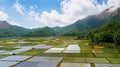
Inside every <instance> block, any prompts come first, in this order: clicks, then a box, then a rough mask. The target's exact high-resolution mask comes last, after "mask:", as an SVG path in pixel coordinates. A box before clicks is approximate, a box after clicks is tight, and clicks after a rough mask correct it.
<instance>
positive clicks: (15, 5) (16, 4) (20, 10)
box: [13, 0, 24, 15]
mask: <svg viewBox="0 0 120 67" xmlns="http://www.w3.org/2000/svg"><path fill="white" fill-rule="evenodd" d="M13 8H15V9H16V10H17V11H18V12H19V13H20V14H22V15H23V14H24V12H23V10H24V6H22V5H21V4H20V3H19V0H16V3H15V4H14V5H13Z"/></svg>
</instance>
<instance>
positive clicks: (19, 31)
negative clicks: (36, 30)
mask: <svg viewBox="0 0 120 67" xmlns="http://www.w3.org/2000/svg"><path fill="white" fill-rule="evenodd" d="M28 31H29V29H25V28H22V27H19V26H14V25H10V24H9V23H8V22H7V21H0V37H18V36H23V35H24V34H25V33H27V32H28Z"/></svg>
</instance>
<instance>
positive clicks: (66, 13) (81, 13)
mask: <svg viewBox="0 0 120 67" xmlns="http://www.w3.org/2000/svg"><path fill="white" fill-rule="evenodd" d="M119 4H120V0H108V2H107V3H104V2H103V3H102V4H99V3H98V2H97V0H63V1H62V2H61V3H60V5H61V11H62V13H59V12H57V11H56V10H51V12H47V11H44V12H42V14H40V13H37V12H35V11H33V10H31V11H30V12H29V16H30V17H31V20H34V21H36V22H40V23H43V24H44V25H45V26H66V25H69V24H72V23H74V22H75V21H77V20H78V19H82V18H84V17H86V16H88V15H93V14H97V13H100V12H101V11H103V10H104V9H106V8H108V7H111V6H120V5H119ZM31 8H32V7H31Z"/></svg>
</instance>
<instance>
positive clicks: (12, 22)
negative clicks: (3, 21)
mask: <svg viewBox="0 0 120 67" xmlns="http://www.w3.org/2000/svg"><path fill="white" fill-rule="evenodd" d="M9 23H10V24H11V25H16V26H22V25H20V24H19V23H18V22H16V21H13V20H12V21H9Z"/></svg>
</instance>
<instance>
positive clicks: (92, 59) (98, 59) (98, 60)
mask: <svg viewBox="0 0 120 67" xmlns="http://www.w3.org/2000/svg"><path fill="white" fill-rule="evenodd" d="M86 62H87V63H109V61H108V60H107V59H105V58H86Z"/></svg>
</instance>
